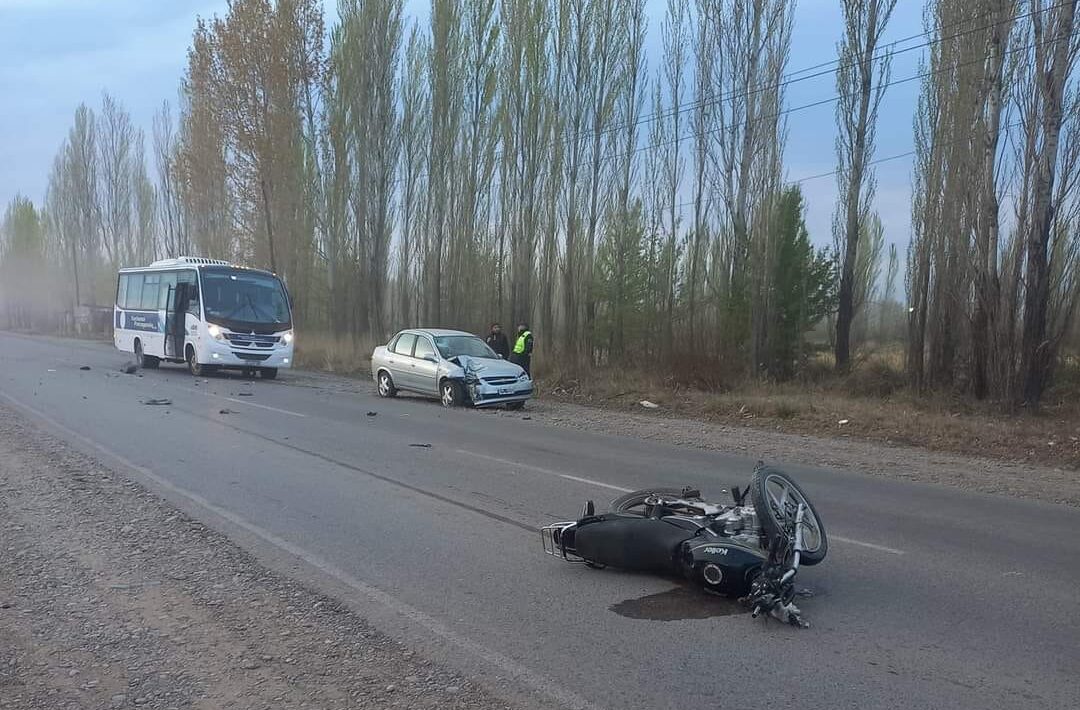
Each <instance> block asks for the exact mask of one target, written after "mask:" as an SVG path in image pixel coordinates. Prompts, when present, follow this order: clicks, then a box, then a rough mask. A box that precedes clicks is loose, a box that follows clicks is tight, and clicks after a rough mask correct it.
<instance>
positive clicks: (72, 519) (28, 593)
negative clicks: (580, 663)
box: [0, 407, 506, 710]
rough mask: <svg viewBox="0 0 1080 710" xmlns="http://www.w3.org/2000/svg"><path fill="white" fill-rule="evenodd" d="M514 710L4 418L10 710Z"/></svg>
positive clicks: (4, 664)
mask: <svg viewBox="0 0 1080 710" xmlns="http://www.w3.org/2000/svg"><path fill="white" fill-rule="evenodd" d="M184 706H195V707H226V706H229V707H238V708H248V707H250V708H256V707H257V708H264V707H300V706H307V707H327V708H329V707H348V708H357V707H409V708H436V707H437V708H503V707H506V703H505V702H503V701H500V700H497V699H495V698H494V696H492V695H491V694H490V693H488V692H487V691H486V690H485V689H484V688H482V687H481V686H480V685H479V684H477V683H475V682H472V681H470V680H468V679H466V678H464V677H462V676H461V675H460V674H458V673H455V672H453V671H450V670H448V669H447V668H444V667H442V666H440V665H438V664H436V663H433V662H432V661H430V660H428V659H427V658H425V657H424V656H423V655H422V654H421V653H417V652H415V651H413V650H411V649H410V648H407V647H406V646H404V645H402V644H400V643H398V642H396V641H394V640H392V639H390V638H389V637H387V636H385V635H384V634H382V633H380V632H379V631H377V630H375V629H374V628H373V627H372V626H371V625H370V624H369V623H368V622H366V621H365V620H364V619H362V618H360V617H359V616H358V615H356V614H355V613H354V612H352V611H351V610H350V609H349V608H347V607H345V606H344V605H342V604H341V603H339V602H337V601H335V600H334V599H332V598H329V597H327V596H324V595H321V594H319V593H316V592H314V591H311V590H310V589H308V588H307V587H305V586H303V585H301V584H299V583H296V582H294V581H292V580H290V579H288V578H286V577H284V576H282V575H280V574H278V573H275V572H272V571H270V570H268V569H267V568H265V567H263V566H262V565H260V564H259V563H258V562H257V561H256V560H255V559H254V558H252V557H251V556H250V555H249V554H247V553H246V552H244V551H242V550H241V549H240V548H238V547H237V546H236V545H234V544H233V543H231V542H230V541H229V540H228V539H226V538H225V537H224V536H223V535H221V534H219V533H217V532H214V531H213V530H211V529H209V528H208V527H206V526H205V525H204V524H202V523H201V522H199V521H197V520H195V519H192V518H191V517H189V516H187V515H185V514H184V513H182V512H180V511H178V510H177V509H175V508H173V507H172V506H170V505H169V504H167V503H165V502H164V501H162V500H161V499H160V498H159V497H158V496H156V495H155V494H153V493H151V492H149V491H147V490H146V489H144V488H143V487H142V486H141V485H139V484H137V483H135V482H132V481H130V480H125V479H124V478H123V477H121V476H118V475H117V474H115V473H113V472H112V471H110V470H109V469H107V468H105V467H104V466H102V465H101V464H99V463H97V462H96V461H94V460H93V459H91V458H90V457H88V456H85V455H83V454H81V453H79V452H77V451H75V450H74V449H73V448H72V447H70V446H69V445H67V444H65V443H63V442H61V441H59V440H57V439H55V438H54V437H51V436H49V435H47V434H45V433H43V432H42V431H40V430H38V429H36V428H34V427H33V426H31V425H29V424H28V423H26V422H25V420H23V419H22V418H21V417H19V416H18V415H16V414H15V413H14V412H12V411H11V410H10V409H7V408H5V407H0V707H12V708H16V707H17V708H41V709H45V708H48V709H49V710H52V709H53V708H120V707H147V708H172V707H184Z"/></svg>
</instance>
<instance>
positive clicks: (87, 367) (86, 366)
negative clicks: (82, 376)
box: [79, 365, 90, 370]
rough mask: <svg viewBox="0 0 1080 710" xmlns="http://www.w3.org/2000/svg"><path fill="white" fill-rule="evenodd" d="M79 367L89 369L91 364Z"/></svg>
mask: <svg viewBox="0 0 1080 710" xmlns="http://www.w3.org/2000/svg"><path fill="white" fill-rule="evenodd" d="M79 369H80V370H89V369H90V366H89V365H83V366H82V367H80V368H79Z"/></svg>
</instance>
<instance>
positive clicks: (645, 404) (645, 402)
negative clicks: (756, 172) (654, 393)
mask: <svg viewBox="0 0 1080 710" xmlns="http://www.w3.org/2000/svg"><path fill="white" fill-rule="evenodd" d="M638 404H640V405H641V406H642V407H645V409H660V405H659V404H657V403H656V402H650V401H649V400H647V399H643V400H641V401H640V402H638Z"/></svg>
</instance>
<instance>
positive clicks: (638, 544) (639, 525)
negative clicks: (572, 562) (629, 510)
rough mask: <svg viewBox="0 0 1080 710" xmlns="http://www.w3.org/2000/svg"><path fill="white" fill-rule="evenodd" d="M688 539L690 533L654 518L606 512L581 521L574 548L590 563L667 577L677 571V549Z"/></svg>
mask: <svg viewBox="0 0 1080 710" xmlns="http://www.w3.org/2000/svg"><path fill="white" fill-rule="evenodd" d="M690 537H692V534H691V533H690V532H688V531H686V530H684V529H682V528H679V527H676V526H674V525H671V524H669V523H666V522H664V521H662V520H657V519H656V518H643V517H641V516H639V515H619V514H617V513H614V514H611V513H609V514H605V515H600V516H596V517H595V518H587V519H583V520H582V521H580V522H579V523H578V527H577V530H575V531H574V540H573V545H574V548H575V550H576V552H577V554H578V555H580V556H581V557H583V558H584V559H586V560H588V561H589V562H594V563H597V564H602V565H607V566H609V567H617V568H619V569H626V570H635V571H639V572H654V573H659V574H670V573H673V572H678V571H680V570H679V560H678V557H679V555H678V552H679V546H680V545H681V544H682V543H683V542H685V541H686V540H687V538H690Z"/></svg>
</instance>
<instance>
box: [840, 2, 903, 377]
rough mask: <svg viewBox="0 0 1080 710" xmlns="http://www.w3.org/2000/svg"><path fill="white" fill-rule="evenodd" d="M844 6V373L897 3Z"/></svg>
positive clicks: (842, 69)
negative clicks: (883, 45) (883, 47)
mask: <svg viewBox="0 0 1080 710" xmlns="http://www.w3.org/2000/svg"><path fill="white" fill-rule="evenodd" d="M843 7H844V38H843V39H842V40H841V41H840V43H839V46H838V48H837V50H838V55H839V61H840V64H839V67H838V69H837V71H836V89H837V93H838V94H839V95H840V100H839V102H838V103H837V105H836V121H837V125H838V128H839V133H838V135H837V138H836V155H837V159H838V161H839V163H840V168H839V170H838V171H837V182H838V185H839V189H840V202H839V204H838V205H837V211H836V217H835V219H834V223H833V235H834V238H835V240H836V243H837V251H838V252H840V253H842V254H843V259H842V263H841V272H840V294H839V302H838V309H837V314H836V367H837V368H838V369H841V370H843V369H846V368H847V367H848V365H849V362H850V358H851V326H852V323H853V322H854V320H855V316H856V314H857V311H858V306H859V304H858V303H857V302H856V281H857V279H856V273H855V272H856V268H857V264H858V259H859V241H860V233H859V229H860V225H862V224H865V223H866V219H867V216H868V214H869V210H870V206H871V203H872V202H873V199H874V187H875V184H874V175H873V171H872V169H871V168H870V167H869V166H868V165H867V164H868V163H869V162H870V160H871V159H872V158H873V155H874V138H875V133H876V125H877V114H878V108H879V107H880V105H881V98H882V96H884V90H885V88H884V87H885V85H886V84H887V83H888V81H889V58H888V55H885V56H883V57H877V56H875V54H876V53H877V51H878V47H879V45H880V40H881V36H882V34H883V33H884V31H885V28H886V26H887V25H888V23H889V18H890V17H891V16H892V12H893V10H894V9H895V8H896V0H843Z"/></svg>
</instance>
